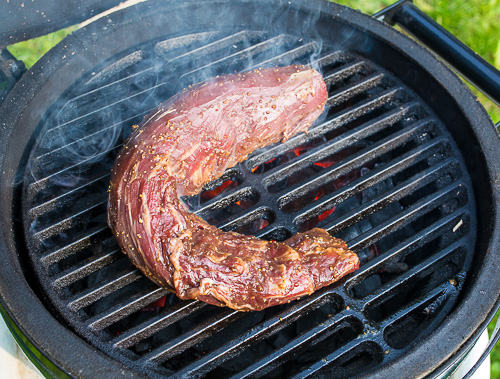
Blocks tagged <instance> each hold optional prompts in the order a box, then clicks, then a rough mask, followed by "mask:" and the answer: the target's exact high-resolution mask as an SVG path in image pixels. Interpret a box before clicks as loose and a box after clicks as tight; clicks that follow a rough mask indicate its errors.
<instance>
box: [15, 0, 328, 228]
mask: <svg viewBox="0 0 500 379" xmlns="http://www.w3.org/2000/svg"><path fill="white" fill-rule="evenodd" d="M322 6H324V2H321V1H318V2H316V1H314V2H305V1H273V2H269V1H257V0H252V1H250V0H247V1H245V0H243V1H239V2H232V1H224V0H222V1H215V2H209V1H207V2H203V3H202V2H189V1H187V2H179V3H178V5H176V4H175V3H170V5H168V4H166V3H163V2H147V3H141V4H137V5H135V6H132V7H130V8H128V9H125V10H122V11H120V12H119V13H117V14H116V15H111V16H107V17H105V18H102V19H99V20H97V21H96V22H95V23H94V24H90V25H88V26H87V27H85V28H84V29H82V30H80V31H79V33H80V34H79V37H78V38H79V39H83V38H86V34H85V33H86V29H88V32H87V34H88V35H87V37H89V38H95V41H96V45H95V48H96V49H105V48H106V42H105V41H107V40H108V39H109V40H113V41H120V43H122V46H119V48H121V52H120V53H117V54H115V56H113V57H112V58H111V59H108V60H106V61H103V62H96V63H95V64H93V66H92V69H90V70H87V71H86V72H84V73H83V74H81V75H78V76H76V75H75V80H74V84H73V85H72V86H70V88H67V89H65V90H64V92H63V93H62V95H61V96H60V98H59V100H58V101H56V102H55V103H54V104H53V105H52V106H51V107H50V108H49V109H48V110H47V111H46V113H45V115H44V117H43V119H42V122H41V123H40V125H39V129H38V130H39V132H38V137H37V139H36V141H35V143H34V146H33V148H32V150H31V154H30V156H29V158H28V164H27V166H26V171H25V173H24V175H21V177H22V179H19V180H24V182H25V183H26V184H28V185H29V186H33V187H34V188H40V189H41V190H40V192H39V194H38V195H36V196H35V198H36V202H37V204H38V203H41V204H43V203H44V202H47V201H52V199H53V198H54V197H55V195H54V194H57V196H58V197H62V198H65V197H67V196H69V195H68V194H71V196H75V193H76V194H79V193H80V192H81V194H82V198H83V199H85V197H86V196H89V195H88V193H87V192H86V188H87V187H88V186H89V183H94V182H95V181H96V180H102V181H103V182H106V183H107V182H109V175H108V174H109V172H110V169H111V167H112V164H113V162H114V160H115V159H116V156H117V155H118V154H119V150H120V147H121V144H122V143H123V142H124V140H125V139H126V138H127V137H128V136H129V135H130V133H131V131H132V126H133V125H134V124H137V123H139V122H140V120H141V119H142V118H143V116H144V115H145V114H147V113H148V112H150V111H151V110H153V109H154V108H155V107H156V106H157V105H158V104H160V103H162V102H164V101H165V100H167V99H168V98H169V97H171V96H172V95H174V94H175V93H177V92H179V91H181V90H182V89H183V88H185V87H188V86H189V85H191V84H194V83H197V82H200V81H203V80H205V79H207V78H211V77H215V76H217V75H221V74H227V73H233V72H241V71H246V70H250V69H253V68H257V67H270V66H284V65H289V64H294V63H297V64H305V65H310V66H311V67H313V68H315V69H317V70H321V65H320V64H318V59H319V58H320V57H321V56H322V55H324V53H325V51H332V48H331V47H329V48H328V49H325V46H324V42H323V38H322V36H321V35H320V33H319V27H318V26H317V23H318V21H319V20H320V18H321V12H320V11H321V8H322ZM170 7H171V8H170ZM130 15H132V16H130ZM135 19H137V20H143V19H147V22H143V21H137V22H138V23H139V24H140V26H138V27H137V28H139V27H143V28H144V25H146V26H147V25H150V28H149V26H148V29H144V30H141V33H147V34H148V36H149V39H146V42H142V43H140V44H136V43H135V42H134V36H133V35H132V34H130V33H135V32H136V30H139V29H137V28H136V27H134V26H133V25H134V22H135V21H134V20H135ZM123 20H127V22H124V21H123ZM120 22H124V24H126V25H129V27H127V28H123V27H122V28H116V29H113V28H110V27H109V25H113V24H114V23H117V24H118V23H120ZM99 33H100V34H101V35H99ZM95 35H97V36H98V37H97V38H96V37H95ZM101 43H102V46H100V44H101ZM76 54H78V52H76ZM73 69H74V71H75V73H76V72H81V70H80V71H79V70H78V68H77V67H76V68H73ZM57 196H56V197H57ZM75 198H77V196H76V197H75ZM63 203H64V202H61V204H63ZM64 204H67V203H64ZM65 206H66V207H67V206H69V207H71V206H72V204H71V203H69V205H65ZM75 207H76V205H75ZM196 207H199V204H196V206H195V208H196ZM82 228H85V225H82Z"/></svg>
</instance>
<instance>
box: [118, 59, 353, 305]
mask: <svg viewBox="0 0 500 379" xmlns="http://www.w3.org/2000/svg"><path fill="white" fill-rule="evenodd" d="M326 99H327V91H326V86H325V83H324V81H323V79H322V77H321V75H320V74H319V73H318V72H317V71H315V70H313V69H310V68H307V67H304V66H287V67H279V68H268V69H261V70H254V71H250V72H246V73H240V74H232V75H225V76H220V77H217V78H214V79H210V80H207V81H205V82H202V83H200V84H197V85H194V86H192V87H191V88H189V89H187V90H184V91H182V92H181V93H179V94H177V95H176V96H174V97H173V98H171V99H170V100H168V101H167V102H165V103H163V104H162V105H160V107H159V108H158V109H157V110H155V111H154V112H152V113H151V114H149V115H148V116H146V117H145V118H144V120H143V121H142V123H141V124H140V125H139V127H138V128H137V129H136V130H135V131H134V133H133V134H132V136H131V137H130V139H129V140H128V141H127V142H126V144H125V145H124V147H123V149H122V151H121V153H120V155H119V156H118V158H117V160H116V162H115V165H114V167H113V171H112V175H111V185H110V189H109V192H110V193H109V209H108V223H109V225H110V227H111V229H112V230H113V233H114V235H115V236H116V238H117V240H118V243H119V244H120V246H121V248H122V250H123V251H124V252H125V253H126V254H127V255H128V256H129V257H130V259H131V260H132V262H133V263H134V264H135V265H136V266H137V267H138V268H139V269H141V270H142V272H144V274H145V275H147V276H148V277H149V278H151V279H152V280H153V281H155V282H157V283H158V284H160V285H162V286H165V287H167V288H169V289H171V290H173V291H175V292H176V294H177V296H179V297H180V298H182V299H199V300H202V301H205V302H207V303H211V304H216V305H226V306H228V307H231V308H233V309H237V310H260V309H263V308H266V307H268V306H271V305H276V304H282V303H285V302H288V301H290V300H293V299H296V298H298V297H300V296H304V295H307V294H310V293H312V292H313V291H315V290H317V289H319V288H321V287H323V286H325V285H327V284H330V283H332V282H334V281H336V280H338V279H339V278H341V277H342V276H344V275H346V274H348V273H350V272H352V271H354V270H355V269H357V268H358V265H359V261H358V258H357V256H356V255H355V254H354V253H353V252H351V251H350V250H348V248H347V245H346V244H345V242H343V241H342V240H340V239H337V238H333V237H331V236H330V235H329V234H328V233H327V232H326V231H324V230H321V229H313V230H311V231H309V232H306V233H301V234H297V235H295V236H293V237H292V238H290V239H288V240H287V241H284V242H268V241H264V240H260V239H257V238H255V237H249V236H244V235H241V234H237V233H233V232H223V231H221V230H218V229H217V228H215V227H214V226H211V225H209V224H208V223H207V222H205V221H204V220H202V219H201V218H200V217H198V216H196V215H195V214H192V213H190V212H188V211H187V209H186V206H185V205H184V203H183V202H182V201H181V200H180V197H181V196H189V195H194V194H196V193H198V192H200V190H201V189H202V187H203V185H204V184H205V183H207V182H209V181H211V180H214V179H216V178H218V177H220V176H221V175H222V174H223V173H224V171H225V170H226V169H227V168H229V167H232V166H234V165H235V164H237V163H238V162H241V161H243V160H245V159H246V157H247V156H248V154H250V153H251V152H252V151H254V150H255V149H258V148H262V147H264V146H267V145H269V144H272V143H275V142H278V141H280V140H283V141H284V140H286V139H288V138H290V137H291V136H292V135H294V134H296V133H299V132H302V131H305V130H307V128H308V127H309V126H310V125H311V123H312V122H313V121H314V120H315V119H316V118H317V117H318V116H319V115H320V114H321V113H322V112H323V109H324V105H325V102H326Z"/></svg>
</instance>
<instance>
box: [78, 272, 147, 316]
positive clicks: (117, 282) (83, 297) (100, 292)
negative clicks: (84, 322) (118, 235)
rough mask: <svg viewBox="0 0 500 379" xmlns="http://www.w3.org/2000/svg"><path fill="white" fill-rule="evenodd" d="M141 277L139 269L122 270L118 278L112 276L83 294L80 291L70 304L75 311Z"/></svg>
mask: <svg viewBox="0 0 500 379" xmlns="http://www.w3.org/2000/svg"><path fill="white" fill-rule="evenodd" d="M141 278H142V275H141V274H140V273H139V271H138V270H136V269H132V268H129V269H128V270H127V271H125V273H123V272H122V273H120V274H118V276H117V277H116V278H114V279H112V278H110V279H109V281H108V282H106V283H105V284H104V285H101V286H99V287H97V288H92V287H90V288H88V289H87V290H85V291H84V292H83V294H82V293H79V294H78V295H77V296H74V297H73V299H72V300H70V301H69V303H68V306H69V307H70V308H71V309H72V310H73V311H78V310H80V309H82V308H84V307H86V306H89V305H90V304H92V303H94V302H96V301H97V300H99V299H102V298H103V297H105V296H107V295H110V294H112V293H113V292H115V291H117V290H118V289H120V288H122V287H125V286H126V285H128V284H130V283H133V282H135V281H137V280H139V279H141Z"/></svg>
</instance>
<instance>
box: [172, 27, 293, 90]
mask: <svg viewBox="0 0 500 379" xmlns="http://www.w3.org/2000/svg"><path fill="white" fill-rule="evenodd" d="M292 41H293V40H292V39H291V38H290V36H288V35H285V34H281V35H278V36H276V37H272V38H270V39H268V40H265V41H263V42H260V43H257V44H254V45H252V46H249V47H247V48H245V49H242V50H240V51H238V52H236V53H233V54H229V55H226V56H224V57H222V58H220V59H215V60H212V61H211V62H210V63H209V64H205V65H203V66H201V67H198V68H197V69H195V70H192V71H189V72H186V73H184V74H182V75H181V77H180V79H181V80H182V79H183V78H186V77H189V78H190V77H191V76H194V77H196V74H200V73H202V72H203V71H205V70H207V69H209V68H211V67H217V66H222V63H224V62H226V61H230V62H231V65H234V64H235V63H237V62H239V61H242V60H244V59H248V58H253V59H255V58H256V57H255V56H256V55H258V54H260V53H262V52H264V51H266V50H268V51H270V50H271V49H272V48H273V47H275V46H280V45H284V44H290V43H291V42H292ZM200 79H201V77H200ZM197 81H199V80H197Z"/></svg>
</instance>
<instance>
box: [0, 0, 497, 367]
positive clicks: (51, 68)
mask: <svg viewBox="0 0 500 379" xmlns="http://www.w3.org/2000/svg"><path fill="white" fill-rule="evenodd" d="M242 2H245V1H242ZM218 3H219V4H229V3H231V2H230V1H228V0H221V1H218ZM177 4H179V3H177ZM186 4H187V3H186ZM197 4H204V2H196V3H195V4H194V5H197ZM170 5H172V4H167V5H166V6H167V7H168V6H170ZM189 5H193V3H190V4H189ZM295 5H296V4H295V3H292V6H295ZM164 6H165V5H164ZM178 6H179V5H178ZM138 7H141V8H140V9H145V10H147V8H148V7H152V5H151V3H145V4H139V5H137V6H135V7H134V9H135V10H136V11H137V9H139V8H138ZM174 7H175V5H174ZM308 7H310V8H311V9H315V8H321V11H322V12H325V13H327V14H329V15H331V16H332V17H333V18H336V19H338V22H341V23H346V24H349V25H352V26H353V27H354V28H356V29H360V30H362V31H364V32H365V33H369V34H370V35H371V36H373V37H374V38H378V39H379V40H381V41H382V42H383V43H385V44H387V45H389V46H391V47H392V48H394V49H395V50H397V51H399V52H400V53H401V54H402V55H404V56H405V58H407V59H409V60H412V61H413V62H415V63H416V64H417V65H418V66H420V67H419V68H420V69H421V70H423V71H426V72H427V73H428V74H430V75H431V76H433V77H434V78H435V79H436V80H438V81H439V82H440V84H441V85H442V87H443V88H445V90H446V92H447V93H448V94H449V96H450V97H451V99H453V101H455V103H456V105H457V107H458V108H459V109H460V111H461V113H462V114H463V115H464V116H465V117H466V118H467V121H468V123H469V125H470V127H471V130H472V132H473V133H474V134H475V137H476V138H477V140H478V141H479V142H480V143H481V153H482V156H481V158H483V159H484V162H483V163H484V164H485V168H486V170H487V172H488V174H489V179H490V180H489V181H487V182H485V183H486V185H485V191H486V192H487V193H489V194H491V200H492V201H490V202H489V204H490V205H491V211H490V215H491V216H490V217H491V221H490V225H491V232H490V233H491V234H490V239H489V241H487V242H486V243H483V244H484V245H487V246H488V248H487V250H486V251H485V255H484V258H483V262H482V263H483V264H482V266H481V268H480V269H479V270H478V271H477V272H476V273H475V275H474V276H473V277H472V276H471V277H469V278H468V281H469V282H470V283H468V286H467V287H468V288H471V290H470V291H468V293H466V294H464V295H463V298H462V302H461V303H460V304H459V305H458V306H457V308H456V309H455V311H454V313H452V314H451V315H450V317H449V318H448V319H447V320H446V321H445V322H444V323H443V324H442V325H441V327H440V328H439V329H438V330H436V331H434V332H433V333H432V334H431V336H429V337H428V338H427V339H426V340H424V341H422V342H421V343H419V344H418V345H417V346H416V347H415V348H414V349H413V350H412V351H411V352H410V354H404V355H403V356H402V357H401V358H398V359H395V360H394V361H393V362H391V363H390V364H387V365H385V366H383V367H382V368H379V369H377V370H376V371H375V372H373V373H372V375H380V376H385V377H386V376H387V375H389V374H390V373H391V372H397V371H395V370H401V369H405V370H406V372H411V373H417V372H418V373H420V375H422V362H421V361H418V359H417V362H415V359H416V358H418V357H422V356H425V355H427V356H428V354H426V353H427V352H428V351H430V348H435V347H436V346H440V347H441V349H440V350H439V352H438V351H435V350H434V351H433V354H432V356H433V358H434V360H433V362H432V366H433V367H432V369H434V370H435V371H434V372H435V373H437V372H443V371H446V369H447V368H448V367H449V366H450V364H452V363H453V361H454V360H455V359H456V358H457V357H460V356H461V355H462V354H463V353H464V352H466V351H467V350H468V348H469V347H470V346H471V345H472V344H473V343H474V342H475V340H476V337H477V336H478V335H479V334H480V332H482V330H483V329H484V328H485V327H486V325H487V324H488V323H489V321H490V319H491V318H492V317H493V315H494V313H495V311H496V309H498V306H499V305H500V299H497V298H495V297H494V296H493V297H491V296H490V298H489V299H488V300H489V301H487V302H484V303H482V304H476V302H475V301H473V300H474V299H477V298H481V297H484V295H482V294H480V293H479V289H480V288H481V289H482V290H484V288H487V289H488V292H489V294H490V295H491V293H494V294H495V296H498V293H500V281H497V282H496V283H495V282H494V281H492V278H494V277H495V276H494V273H495V270H494V269H493V268H494V265H495V263H496V264H498V257H495V252H496V251H498V250H499V249H500V219H499V209H498V207H499V204H500V188H499V187H500V186H498V183H500V162H497V161H496V160H495V153H496V152H498V151H499V146H500V145H499V144H498V143H499V137H498V135H496V131H495V129H494V127H493V124H492V122H491V120H490V119H489V116H488V115H487V113H486V111H485V110H484V109H483V108H482V107H481V106H478V104H477V102H476V100H475V98H474V97H473V95H472V94H471V92H470V91H469V89H468V88H467V86H466V85H465V84H464V83H463V82H461V81H460V79H459V78H458V77H456V76H455V74H454V73H453V72H452V71H451V70H450V69H448V68H447V67H446V66H445V65H443V64H442V63H441V62H440V61H439V60H438V59H436V58H435V57H434V56H433V55H432V54H430V53H429V52H428V50H427V49H425V48H424V47H422V46H421V45H419V44H417V43H416V42H414V41H412V40H409V39H407V37H405V36H403V35H402V34H401V33H399V32H397V31H395V30H394V29H392V28H391V27H389V26H387V25H385V24H383V23H381V22H378V21H376V20H375V19H373V18H371V17H369V16H366V15H364V14H362V13H359V12H357V11H353V10H352V9H349V8H345V7H343V6H339V5H337V4H326V3H325V2H323V1H321V0H316V1H315V2H313V5H312V6H311V5H310V4H308ZM128 11H129V10H127V9H125V10H123V11H120V12H117V14H114V15H112V16H108V17H105V18H103V19H101V20H98V21H97V22H95V23H94V24H91V25H89V26H88V27H86V28H83V29H80V30H79V31H77V32H75V33H74V34H73V35H72V36H69V37H67V38H66V39H65V40H64V41H63V43H60V44H59V45H57V46H56V47H55V48H54V49H53V50H52V51H51V52H49V53H47V54H46V55H45V56H44V57H43V58H42V59H41V60H40V61H39V62H38V63H37V64H36V65H35V66H34V67H33V68H32V69H31V70H30V73H31V75H29V76H28V75H25V76H24V77H23V78H22V79H21V80H20V82H19V84H18V85H16V86H15V87H14V89H13V91H12V92H11V93H10V94H9V95H8V97H7V99H6V100H5V102H4V104H3V105H2V107H1V108H0V114H3V115H7V117H6V118H5V119H4V121H2V125H1V129H2V130H3V132H4V133H3V134H4V135H5V136H6V138H4V139H2V141H1V142H0V154H1V157H2V161H1V162H0V165H1V168H2V170H1V173H0V178H1V182H0V183H1V187H0V188H1V191H2V194H3V196H2V199H1V202H0V209H2V212H1V216H0V217H1V219H0V220H1V221H2V237H3V238H2V239H1V241H0V253H1V254H2V256H4V255H6V259H4V264H2V265H0V295H1V308H2V314H3V315H4V317H5V316H7V317H6V318H7V319H11V320H12V321H13V322H14V324H15V325H16V326H17V327H18V328H19V330H20V332H21V333H22V334H23V335H24V336H25V338H26V339H27V340H28V342H29V343H30V344H31V346H32V347H33V348H35V349H37V350H39V351H41V352H42V354H43V355H45V356H48V357H50V358H49V361H51V362H53V363H54V365H55V366H56V367H59V368H61V367H62V368H63V371H67V372H69V373H70V374H71V375H75V376H78V373H79V372H81V371H80V370H81V369H82V368H85V373H86V374H90V373H93V372H95V373H96V374H98V375H101V376H103V375H106V373H108V374H109V373H111V372H113V373H116V372H117V371H118V370H119V371H122V372H123V374H124V375H127V376H134V375H137V373H132V372H127V371H128V368H127V367H126V366H124V365H123V364H121V363H120V362H119V361H117V360H114V359H113V358H111V357H109V356H108V355H105V354H104V353H102V352H100V351H99V350H97V349H95V348H93V347H92V346H91V345H89V344H88V343H87V342H85V341H84V340H83V339H82V338H80V337H78V336H77V335H75V334H74V333H73V332H71V331H70V330H68V329H67V328H66V327H65V326H64V325H62V324H60V323H59V322H58V321H57V320H56V319H55V318H54V316H52V314H51V313H50V312H49V311H48V309H46V307H45V306H44V305H43V304H42V303H41V302H40V300H39V298H38V296H37V295H36V294H35V292H34V291H33V290H32V288H31V286H30V284H29V283H28V281H27V280H26V278H25V276H24V274H23V272H22V268H21V266H20V263H19V260H18V259H17V258H18V252H17V249H18V248H19V247H16V241H15V240H14V233H13V232H12V230H13V228H14V218H13V213H12V212H13V199H14V197H15V192H16V188H15V187H12V183H14V182H15V170H12V169H9V168H11V167H17V165H16V163H17V161H16V160H14V161H13V159H14V156H16V158H17V157H19V158H20V155H21V154H20V153H17V155H16V154H9V153H8V146H9V144H8V141H9V140H10V138H11V133H12V132H13V131H14V130H15V131H16V132H18V133H19V131H23V127H22V125H23V124H24V123H23V120H24V117H27V118H29V117H32V115H28V116H27V115H22V116H21V117H18V118H17V117H14V115H17V114H22V110H23V109H25V108H29V106H25V104H28V105H29V103H31V102H32V101H33V100H34V98H35V97H36V96H37V95H38V96H46V98H47V99H48V100H45V101H49V100H50V99H51V98H52V100H55V99H54V98H55V97H56V96H57V97H58V96H59V95H60V92H59V91H53V88H51V87H52V85H54V84H53V81H52V80H50V79H51V78H57V79H56V80H58V81H59V82H63V81H67V82H68V83H72V82H73V80H72V77H73V76H74V73H73V72H71V73H70V72H69V71H71V70H68V69H67V67H65V66H66V65H69V67H71V65H72V64H74V65H75V66H76V67H79V68H80V69H81V70H82V72H83V71H85V70H89V69H91V68H92V67H93V66H95V65H94V64H91V62H92V59H95V60H96V62H102V61H104V60H105V59H108V58H110V57H113V56H115V55H117V54H119V53H120V52H121V51H122V50H123V49H118V47H117V46H118V44H113V43H110V44H111V45H112V46H113V48H114V50H113V49H109V50H108V51H106V52H102V51H101V52H100V53H101V54H103V55H105V56H97V55H92V52H89V53H88V55H92V56H91V57H83V58H86V59H85V61H84V63H83V64H82V62H80V61H79V60H80V56H81V55H84V53H83V52H84V51H87V50H86V48H89V49H91V48H92V43H93V42H95V41H93V40H91V38H89V39H83V38H86V35H88V31H91V30H98V31H99V33H101V34H100V36H101V37H103V36H105V32H104V31H103V30H101V28H102V27H107V28H109V25H110V24H112V25H113V26H114V27H112V28H110V29H112V31H113V32H114V30H115V27H116V28H124V27H127V26H126V25H127V23H134V25H136V26H137V24H136V23H137V22H138V21H137V16H133V15H132V16H131V17H127V16H128V13H126V12H128ZM134 14H137V13H134ZM139 14H141V12H139ZM121 16H125V17H124V20H122V19H120V18H119V17H121ZM115 17H116V18H119V20H118V26H116V25H115V24H114V23H110V22H108V20H113V19H114V18H115ZM129 18H130V19H129ZM120 21H121V22H120ZM141 21H143V22H144V20H141ZM107 33H111V31H108V32H107ZM137 34H138V35H137V36H134V38H136V39H137V41H136V43H135V44H136V45H138V44H140V43H141V42H142V40H144V39H145V40H149V35H148V34H147V33H144V34H141V33H137ZM80 36H82V37H83V38H82V39H80V38H79V37H80ZM76 49H78V50H80V52H81V53H82V54H75V56H71V51H73V50H76ZM93 52H94V51H93ZM65 53H66V54H68V55H67V56H69V57H70V58H68V59H67V60H63V59H62V58H61V57H62V56H63V55H65ZM54 58H55V59H54ZM54 60H55V61H56V63H53V61H54ZM61 74H62V75H61ZM41 77H43V79H44V80H41V79H40V78H41ZM25 88H28V90H26V89H25ZM55 94H56V95H55ZM26 95H28V96H26ZM18 99H21V100H23V101H19V100H18ZM41 116H42V115H38V114H37V115H35V117H38V118H40V117H41ZM31 124H33V125H37V124H38V122H36V123H33V122H31ZM23 132H24V133H26V132H27V131H26V130H24V131H23ZM28 132H29V133H26V134H27V135H28V136H29V137H31V138H33V137H32V132H33V131H32V130H31V131H28ZM20 150H24V148H23V149H20ZM13 163H14V164H13ZM495 184H496V185H495ZM474 188H475V189H476V187H474ZM475 193H476V197H477V191H475ZM5 252H7V254H5ZM20 294H21V295H22V296H19V295H20ZM467 304H473V305H472V306H467ZM479 308H481V311H479V310H478V309H479ZM471 313H472V314H473V315H476V316H477V317H478V318H476V320H479V322H478V323H474V325H473V326H471V325H466V326H467V328H466V330H464V331H462V328H463V327H464V325H463V323H460V320H462V317H458V316H457V314H459V315H467V317H466V318H468V319H471ZM35 315H36V316H35ZM485 315H486V316H485ZM472 319H474V317H472ZM481 320H482V321H481ZM457 330H461V331H462V333H460V334H458V333H456V331H457ZM54 331H56V332H54ZM62 335H63V336H64V337H63V338H64V340H63V339H61V336H62ZM464 335H466V338H464V337H463V336H464ZM443 336H445V337H446V338H443ZM450 338H451V339H452V340H453V341H456V343H448V344H447V345H445V346H441V345H440V344H439V343H438V342H436V341H439V340H445V339H450ZM464 340H465V342H464ZM82 342H83V345H82ZM77 345H78V346H80V347H81V350H80V351H79V353H80V355H79V356H78V357H75V356H74V351H73V350H72V348H71V346H77ZM54 346H58V348H57V349H54ZM61 346H62V347H63V348H61ZM450 346H453V348H452V349H451V348H450ZM66 347H67V348H66ZM450 350H451V351H450ZM416 351H419V352H420V353H417V352H416ZM96 353H97V354H96ZM437 353H439V359H435V358H436V355H438V354H437ZM96 357H98V360H99V362H102V364H101V365H99V364H98V362H96ZM454 358H455V359H454ZM88 362H92V364H91V365H89V363H88ZM436 362H441V363H440V364H439V365H436V364H435V363H436ZM96 363H97V364H96ZM124 369H125V371H123V370H124ZM428 369H429V368H426V370H428ZM102 370H105V371H106V372H104V373H103V372H102ZM108 370H109V371H108ZM408 370H411V371H408ZM425 373H428V371H426V372H425ZM425 373H424V374H425Z"/></svg>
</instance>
